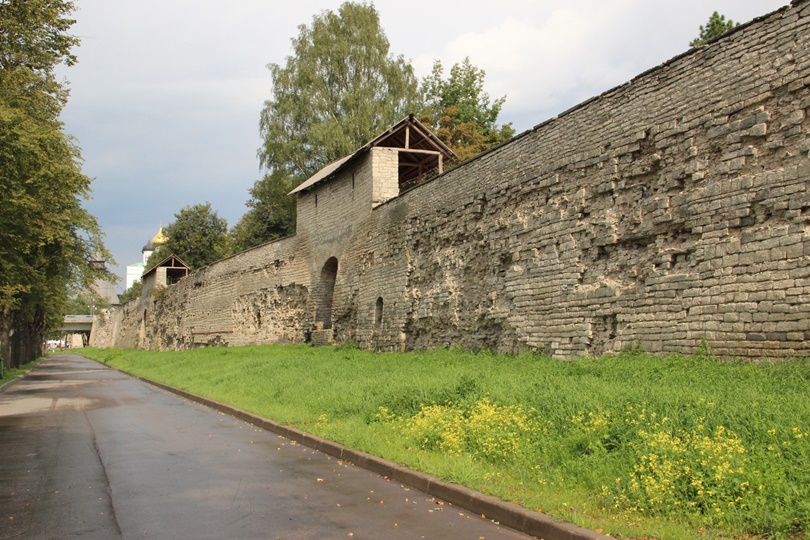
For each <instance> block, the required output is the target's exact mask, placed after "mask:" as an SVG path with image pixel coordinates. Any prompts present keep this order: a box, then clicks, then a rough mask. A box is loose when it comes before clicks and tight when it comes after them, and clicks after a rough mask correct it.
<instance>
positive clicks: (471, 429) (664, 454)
mask: <svg viewBox="0 0 810 540" xmlns="http://www.w3.org/2000/svg"><path fill="white" fill-rule="evenodd" d="M82 354H84V355H85V356H88V357H91V358H95V359H97V360H100V361H103V362H105V363H108V364H110V365H112V366H115V367H118V368H120V369H123V370H126V371H129V372H132V373H137V374H139V375H143V376H146V377H149V378H152V379H154V380H158V381H161V382H163V383H166V384H169V385H172V386H175V387H178V388H182V389H184V390H188V391H191V392H194V393H196V394H200V395H204V396H207V397H211V398H213V399H216V400H219V401H223V402H226V403H230V404H232V405H235V406H237V407H240V408H243V409H246V410H249V411H251V412H253V413H256V414H259V415H262V416H265V417H268V418H272V419H274V420H276V421H279V422H282V423H285V424H290V425H294V426H296V427H298V428H300V429H302V430H304V431H307V432H310V433H314V434H316V435H319V436H322V437H326V438H328V439H331V440H334V441H337V442H339V443H341V444H344V445H346V446H348V447H351V448H355V449H359V450H362V451H365V452H369V453H372V454H375V455H379V456H382V457H385V458H387V459H389V460H392V461H395V462H398V463H401V464H403V465H406V466H409V467H411V468H414V469H418V470H422V471H425V472H428V473H431V474H433V475H435V476H438V477H440V478H442V479H445V480H448V481H451V482H457V483H461V484H464V485H467V486H469V487H471V488H473V489H476V490H479V491H482V492H485V493H489V494H492V495H495V496H498V497H500V498H502V499H504V500H508V501H513V502H517V503H519V504H522V505H524V506H526V507H528V508H531V509H538V510H542V511H543V512H545V513H547V514H550V515H552V516H555V517H557V518H561V519H564V520H567V521H570V522H573V523H576V524H578V525H581V526H584V527H588V528H590V529H593V530H598V531H602V532H605V533H610V534H612V535H614V536H621V537H625V538H676V539H677V538H683V539H687V538H689V539H691V538H695V537H700V538H733V537H741V536H745V537H749V536H754V537H763V538H771V537H774V538H804V535H805V531H806V530H807V525H808V519H810V436H808V431H810V400H808V399H807V395H808V388H810V361H808V360H807V359H796V360H791V361H783V362H775V361H762V362H759V363H744V362H740V361H718V360H716V359H715V358H713V356H712V355H711V351H709V350H707V349H706V348H704V349H701V350H700V352H699V354H696V355H694V356H678V355H674V356H666V357H659V356H652V355H647V354H644V353H642V352H640V351H628V352H626V353H624V354H621V355H618V356H614V357H605V358H598V359H580V360H576V361H570V362H563V361H557V360H551V359H549V358H545V357H540V356H535V355H522V356H517V357H515V356H500V355H494V354H490V353H487V352H481V353H477V354H476V353H471V352H464V351H459V350H435V351H425V352H408V353H384V354H375V353H373V352H369V351H363V350H358V349H354V348H350V347H343V348H341V347H338V348H311V347H307V346H275V345H268V346H259V347H239V348H210V349H197V350H192V351H183V352H145V351H132V350H127V351H121V350H109V349H107V350H104V349H83V351H82Z"/></svg>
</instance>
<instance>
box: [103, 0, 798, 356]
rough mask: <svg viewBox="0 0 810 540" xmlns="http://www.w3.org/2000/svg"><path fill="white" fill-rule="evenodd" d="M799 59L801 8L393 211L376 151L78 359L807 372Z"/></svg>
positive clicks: (412, 195) (140, 308)
mask: <svg viewBox="0 0 810 540" xmlns="http://www.w3.org/2000/svg"><path fill="white" fill-rule="evenodd" d="M809 43H810V3H808V2H796V3H794V4H793V5H791V6H786V7H785V8H783V9H781V10H779V11H777V12H774V13H773V14H770V15H768V16H765V17H762V18H760V19H757V20H755V21H753V22H751V23H749V24H747V25H745V26H743V27H741V28H739V29H738V30H737V31H735V32H733V33H731V34H730V35H729V36H727V37H725V38H723V39H721V40H718V41H716V42H714V43H712V44H710V45H707V46H705V47H703V48H700V49H697V50H694V51H690V52H689V53H687V54H684V55H682V56H680V57H678V58H675V59H673V60H671V61H669V62H667V63H666V64H664V65H662V66H659V67H658V68H655V69H653V70H651V71H649V72H647V73H644V74H642V75H640V76H638V77H637V78H635V79H633V80H632V81H630V82H629V83H627V84H625V85H623V86H620V87H617V88H614V89H613V90H610V91H608V92H606V93H605V94H603V95H602V96H599V97H597V98H595V99H593V100H590V101H588V102H586V103H584V104H582V105H580V106H578V107H576V108H574V109H572V110H570V111H567V112H566V113H564V114H562V115H560V116H559V117H558V118H555V119H552V120H549V121H547V122H545V123H543V124H541V125H539V126H537V127H535V128H534V129H532V130H530V131H528V132H526V133H523V134H521V135H519V136H518V137H516V138H515V139H513V140H512V141H510V142H509V143H507V144H504V145H502V146H500V147H498V148H496V149H494V150H492V151H490V152H488V153H486V154H484V155H482V156H479V157H478V158H476V159H474V160H471V161H469V162H467V163H465V164H463V165H461V166H459V167H457V168H455V169H453V170H451V171H450V172H448V173H446V174H444V175H442V176H440V177H438V178H436V179H435V180H433V181H431V182H427V183H425V184H423V185H420V186H418V187H416V188H414V189H411V190H410V191H407V192H405V193H401V194H399V196H393V193H392V192H391V186H392V185H394V184H393V183H392V177H391V175H392V174H394V171H395V170H396V168H395V167H393V166H392V163H393V162H392V159H395V158H396V154H395V152H392V151H391V150H390V149H381V148H372V149H370V150H369V151H368V152H367V153H366V154H365V155H364V156H363V158H362V159H361V160H359V162H358V164H357V165H356V166H355V167H354V168H353V169H352V170H350V171H347V172H344V173H342V174H340V175H339V176H337V177H336V178H334V179H331V180H329V181H327V182H323V183H322V184H319V185H318V186H317V187H315V188H313V189H311V190H309V191H305V192H302V193H300V194H299V199H298V232H297V234H296V235H295V236H294V237H290V238H287V239H283V240H281V241H278V242H274V243H270V244H267V245H265V246H260V247H258V248H255V249H253V250H250V251H247V252H245V253H242V254H239V255H237V256H234V257H231V258H229V259H226V260H224V261H220V262H218V263H216V264H213V265H211V266H210V267H208V268H205V269H202V270H200V271H197V272H194V273H193V274H191V275H190V276H188V277H187V278H184V279H183V280H181V281H180V282H179V283H178V284H176V285H174V286H171V287H169V289H168V290H166V291H165V293H164V294H162V295H161V296H160V298H155V296H154V295H152V296H150V297H148V298H142V299H141V300H140V301H138V302H133V303H131V304H134V305H129V304H128V305H127V306H125V307H124V308H123V309H121V310H119V311H118V312H115V313H113V314H112V315H111V317H109V318H108V320H107V321H105V322H104V323H103V324H98V325H97V328H94V333H93V338H92V339H93V344H96V345H101V346H121V347H124V346H140V347H148V348H156V349H159V348H188V347H194V346H200V345H206V344H208V343H209V342H211V341H212V340H215V341H216V342H217V343H220V344H244V343H259V342H275V341H281V342H303V341H307V340H310V339H312V336H313V335H316V336H317V339H318V340H321V341H323V340H327V341H328V340H330V339H333V340H334V341H336V342H339V343H341V342H346V341H349V340H354V341H356V342H357V343H358V344H360V345H361V346H363V347H369V348H375V349H382V350H398V349H401V348H428V347H442V346H452V345H456V344H458V345H461V346H464V347H467V348H490V349H494V350H498V351H505V352H519V351H522V350H539V349H542V350H544V351H547V352H549V353H551V354H553V355H555V356H557V357H562V358H568V357H574V356H578V355H598V354H603V353H609V352H615V351H618V350H620V349H621V348H623V347H625V346H636V345H637V344H640V345H641V346H642V347H643V348H644V349H645V350H647V351H652V352H674V351H680V352H690V351H692V350H694V348H695V345H696V343H697V342H698V341H699V340H700V339H701V338H705V339H706V340H708V343H709V345H710V346H711V347H712V348H713V349H714V350H715V352H716V353H718V354H720V355H730V356H742V357H754V358H756V357H760V356H763V355H767V356H786V355H798V354H803V355H804V354H808V353H810V345H808V344H809V343H810V340H808V338H810V301H808V300H810V194H809V193H808V186H809V185H810V138H808V130H810V121H809V120H808V116H807V111H808V108H809V107H810V47H808V44H809ZM386 171H388V172H386ZM391 197H393V198H391ZM330 259H336V260H337V270H336V274H334V273H333V274H332V277H331V278H329V275H330V272H328V271H327V270H329V269H330V268H331V266H328V265H329V264H333V263H329V261H330ZM327 315H328V317H327ZM313 333H314V334H313ZM324 336H326V337H324Z"/></svg>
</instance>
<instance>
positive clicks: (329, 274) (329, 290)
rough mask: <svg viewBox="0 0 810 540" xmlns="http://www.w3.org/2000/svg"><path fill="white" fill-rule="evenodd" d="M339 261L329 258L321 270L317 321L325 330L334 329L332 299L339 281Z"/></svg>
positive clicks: (317, 299) (316, 313) (316, 312)
mask: <svg viewBox="0 0 810 540" xmlns="http://www.w3.org/2000/svg"><path fill="white" fill-rule="evenodd" d="M337 270H338V260H337V259H336V258H335V257H329V259H328V260H327V261H326V263H324V265H323V268H322V269H321V280H320V283H319V284H318V289H319V291H318V295H317V298H316V302H317V307H316V311H315V321H316V322H318V323H320V324H321V325H322V326H321V327H322V328H323V329H324V330H327V329H329V328H332V298H333V296H334V294H335V280H336V279H337Z"/></svg>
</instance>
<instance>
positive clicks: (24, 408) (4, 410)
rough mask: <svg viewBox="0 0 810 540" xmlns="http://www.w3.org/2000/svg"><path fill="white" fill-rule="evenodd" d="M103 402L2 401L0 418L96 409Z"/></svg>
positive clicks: (61, 400) (26, 399) (64, 400)
mask: <svg viewBox="0 0 810 540" xmlns="http://www.w3.org/2000/svg"><path fill="white" fill-rule="evenodd" d="M100 401H101V400H98V399H92V398H85V397H71V398H57V399H51V398H44V397H24V398H15V399H0V416H17V415H20V414H33V413H40V412H46V411H71V410H72V411H81V410H83V409H89V408H93V407H95V406H96V405H97V404H98V403H100Z"/></svg>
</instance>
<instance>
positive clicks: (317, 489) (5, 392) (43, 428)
mask: <svg viewBox="0 0 810 540" xmlns="http://www.w3.org/2000/svg"><path fill="white" fill-rule="evenodd" d="M0 538H26V539H29V538H31V539H35V538H36V539H38V538H54V539H56V538H104V539H108V538H193V539H205V538H212V539H226V538H227V539H231V538H233V539H236V538H293V539H322V538H352V539H380V538H383V539H386V540H395V539H412V538H427V539H457V538H470V539H474V540H477V539H486V540H491V539H521V538H522V539H525V538H528V537H527V536H525V535H523V534H520V533H517V532H515V531H512V530H511V529H507V528H505V527H501V526H498V525H497V524H494V523H492V522H490V521H488V520H485V519H482V518H481V517H480V516H476V515H469V513H468V512H466V511H464V510H461V509H459V508H457V507H454V506H452V505H449V504H443V503H442V502H441V501H438V500H436V499H434V498H433V497H429V496H427V495H425V494H424V493H422V492H419V491H417V490H415V489H413V488H409V487H407V486H403V485H400V484H399V483H396V482H391V481H388V480H387V479H385V478H384V477H381V476H379V475H377V474H373V473H370V472H368V471H365V470H363V469H359V468H357V467H354V466H352V465H350V464H348V463H344V462H341V461H340V460H338V459H335V458H332V457H329V456H327V455H325V454H322V453H320V452H317V451H314V450H311V449H309V448H306V447H304V446H301V445H297V444H295V443H293V442H291V441H289V440H287V439H284V438H281V437H279V436H277V435H275V434H273V433H270V432H266V431H263V430H261V429H258V428H255V427H254V426H252V425H250V424H247V423H245V422H242V421H240V420H236V419H234V418H232V417H230V416H227V415H224V414H222V413H219V412H216V411H214V410H212V409H209V408H207V407H204V406H202V405H198V404H196V403H192V402H190V401H188V400H185V399H183V398H180V397H178V396H175V395H174V394H171V393H169V392H166V391H164V390H161V389H158V388H155V387H153V386H151V385H148V384H146V383H143V382H140V381H137V380H134V379H131V378H129V377H127V376H126V375H123V374H121V373H119V372H117V371H114V370H111V369H108V368H106V367H104V366H102V365H100V364H98V363H96V362H92V361H90V360H87V359H84V358H82V357H80V356H76V355H57V356H51V357H49V358H47V359H45V360H43V361H42V362H41V363H40V365H39V366H38V367H37V368H35V369H34V370H32V371H31V372H29V374H28V376H27V377H26V378H25V379H22V380H20V381H17V382H16V383H14V384H12V385H11V386H9V387H7V388H4V389H2V390H0Z"/></svg>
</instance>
